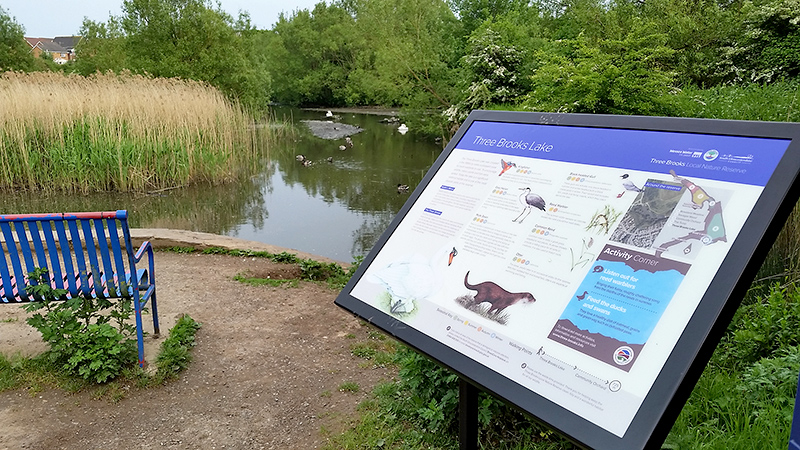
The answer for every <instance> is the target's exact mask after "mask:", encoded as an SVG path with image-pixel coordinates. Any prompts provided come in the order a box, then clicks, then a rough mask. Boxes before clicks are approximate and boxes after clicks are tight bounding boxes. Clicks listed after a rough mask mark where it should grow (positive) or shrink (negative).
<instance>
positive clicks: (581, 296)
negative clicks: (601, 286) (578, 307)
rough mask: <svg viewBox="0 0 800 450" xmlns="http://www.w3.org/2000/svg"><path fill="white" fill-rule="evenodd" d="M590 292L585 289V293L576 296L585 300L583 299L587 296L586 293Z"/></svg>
mask: <svg viewBox="0 0 800 450" xmlns="http://www.w3.org/2000/svg"><path fill="white" fill-rule="evenodd" d="M588 293H589V292H588V291H583V294H581V295H577V296H575V298H577V299H578V300H583V299H585V298H586V294H588Z"/></svg>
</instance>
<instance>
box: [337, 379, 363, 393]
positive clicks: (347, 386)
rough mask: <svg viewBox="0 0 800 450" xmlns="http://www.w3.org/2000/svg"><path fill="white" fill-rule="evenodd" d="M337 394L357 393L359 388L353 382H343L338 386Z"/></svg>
mask: <svg viewBox="0 0 800 450" xmlns="http://www.w3.org/2000/svg"><path fill="white" fill-rule="evenodd" d="M338 389H339V392H358V391H359V390H360V389H361V388H360V387H359V386H358V383H356V382H354V381H345V382H344V383H342V384H340V385H339V388H338Z"/></svg>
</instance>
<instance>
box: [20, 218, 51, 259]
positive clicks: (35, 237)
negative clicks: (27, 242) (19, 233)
mask: <svg viewBox="0 0 800 450" xmlns="http://www.w3.org/2000/svg"><path fill="white" fill-rule="evenodd" d="M25 223H27V224H28V231H30V234H31V240H32V241H33V248H34V250H36V262H37V264H36V267H41V268H46V269H47V270H50V264H49V263H48V261H47V254H46V253H45V252H44V244H42V236H41V234H40V232H39V226H40V223H39V222H34V221H29V222H25Z"/></svg>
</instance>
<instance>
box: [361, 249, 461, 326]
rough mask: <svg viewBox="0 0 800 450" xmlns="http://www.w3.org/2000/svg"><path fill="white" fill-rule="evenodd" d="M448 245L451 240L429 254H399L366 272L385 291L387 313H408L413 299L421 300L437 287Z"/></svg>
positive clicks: (437, 289)
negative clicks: (387, 300) (386, 262)
mask: <svg viewBox="0 0 800 450" xmlns="http://www.w3.org/2000/svg"><path fill="white" fill-rule="evenodd" d="M451 248H453V245H452V243H448V245H446V246H443V247H441V248H439V250H437V251H436V253H434V254H433V255H423V254H419V253H415V254H411V255H405V256H401V257H399V258H397V259H395V260H394V261H392V262H391V263H389V264H387V265H386V266H384V267H383V268H380V269H377V270H375V271H374V272H372V273H371V274H370V275H369V279H370V281H372V282H375V283H378V284H380V285H382V286H383V287H384V288H385V289H386V292H387V293H388V294H389V296H390V300H389V312H390V313H391V314H406V313H410V312H412V311H413V310H414V309H416V306H415V305H414V303H415V301H419V300H425V299H427V298H429V297H431V296H432V295H434V294H436V293H437V292H438V291H439V290H440V289H441V287H442V285H443V283H444V281H443V280H444V278H445V277H444V271H445V270H446V269H447V267H446V266H445V262H446V259H447V254H448V252H450V251H451V250H450V249H451Z"/></svg>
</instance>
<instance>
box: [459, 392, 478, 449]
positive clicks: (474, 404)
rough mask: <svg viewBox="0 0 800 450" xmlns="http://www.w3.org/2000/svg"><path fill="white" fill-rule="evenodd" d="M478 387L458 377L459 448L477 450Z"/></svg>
mask: <svg viewBox="0 0 800 450" xmlns="http://www.w3.org/2000/svg"><path fill="white" fill-rule="evenodd" d="M479 392H480V391H479V390H478V388H476V387H475V386H473V385H472V384H470V383H469V382H467V381H466V380H464V379H463V378H459V379H458V442H459V446H458V448H459V450H478V393H479Z"/></svg>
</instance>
